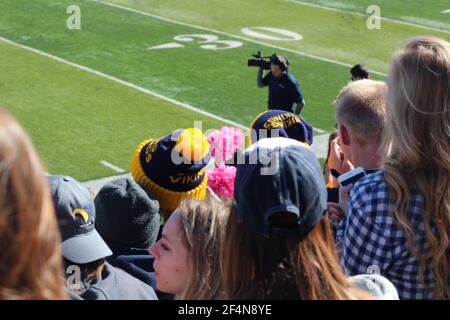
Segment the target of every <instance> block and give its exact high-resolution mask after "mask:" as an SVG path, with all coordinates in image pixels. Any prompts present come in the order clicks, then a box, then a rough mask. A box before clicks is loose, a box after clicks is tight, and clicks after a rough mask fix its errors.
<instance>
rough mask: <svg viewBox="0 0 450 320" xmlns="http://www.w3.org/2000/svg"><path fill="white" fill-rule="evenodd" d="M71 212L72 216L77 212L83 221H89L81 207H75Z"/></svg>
mask: <svg viewBox="0 0 450 320" xmlns="http://www.w3.org/2000/svg"><path fill="white" fill-rule="evenodd" d="M72 214H73V215H74V216H76V215H77V214H79V215H80V216H81V217H82V218H83V220H84V222H86V223H87V222H88V221H89V214H88V213H87V212H86V211H84V210H83V209H75V210H73V212H72Z"/></svg>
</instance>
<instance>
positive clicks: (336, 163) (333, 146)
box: [328, 137, 355, 186]
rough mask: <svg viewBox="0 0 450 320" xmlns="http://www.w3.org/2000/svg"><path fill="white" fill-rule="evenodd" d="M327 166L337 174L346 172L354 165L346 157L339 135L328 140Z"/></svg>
mask: <svg viewBox="0 0 450 320" xmlns="http://www.w3.org/2000/svg"><path fill="white" fill-rule="evenodd" d="M328 168H329V169H330V170H331V169H334V170H336V171H337V172H339V174H343V173H346V172H348V171H350V170H353V169H354V168H355V166H354V165H353V163H352V162H351V161H350V159H349V158H348V155H346V154H345V153H344V151H343V150H342V147H341V146H340V141H339V137H336V138H335V139H333V140H331V142H330V156H329V158H328ZM334 184H335V186H337V185H338V184H337V182H336V181H335V183H334Z"/></svg>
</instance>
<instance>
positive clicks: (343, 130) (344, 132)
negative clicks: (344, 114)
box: [339, 125, 350, 146]
mask: <svg viewBox="0 0 450 320" xmlns="http://www.w3.org/2000/svg"><path fill="white" fill-rule="evenodd" d="M339 139H340V140H341V143H342V144H343V145H346V146H348V145H349V144H350V134H349V132H348V129H347V127H346V126H344V125H341V126H340V127H339Z"/></svg>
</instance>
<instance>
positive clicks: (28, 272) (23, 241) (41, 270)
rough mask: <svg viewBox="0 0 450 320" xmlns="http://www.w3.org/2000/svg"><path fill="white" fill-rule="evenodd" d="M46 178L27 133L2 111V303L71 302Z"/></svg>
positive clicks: (0, 121) (0, 117) (0, 233)
mask: <svg viewBox="0 0 450 320" xmlns="http://www.w3.org/2000/svg"><path fill="white" fill-rule="evenodd" d="M44 173H45V171H44V168H43V166H42V164H41V161H40V159H39V157H38V155H37V153H36V151H35V149H34V147H33V145H32V143H31V141H30V139H29V138H28V136H27V134H26V133H25V132H24V130H23V129H22V127H21V126H20V125H19V124H18V123H17V121H16V120H15V119H14V118H13V117H12V116H11V115H10V114H8V113H7V112H6V111H5V110H4V109H2V108H0V300H3V299H15V300H19V299H20V300H21V299H66V298H67V296H66V294H65V293H64V276H63V269H62V256H61V251H60V237H59V231H58V226H57V223H56V217H55V213H54V211H53V205H52V201H51V196H50V190H49V186H48V182H47V179H46V177H45V174H44Z"/></svg>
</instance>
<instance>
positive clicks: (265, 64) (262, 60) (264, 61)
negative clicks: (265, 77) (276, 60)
mask: <svg viewBox="0 0 450 320" xmlns="http://www.w3.org/2000/svg"><path fill="white" fill-rule="evenodd" d="M252 56H253V57H254V58H255V59H248V63H247V64H248V66H249V67H259V68H262V69H264V70H270V59H271V57H272V56H270V57H263V56H262V54H261V51H258V52H257V53H256V54H253V55H252Z"/></svg>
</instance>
